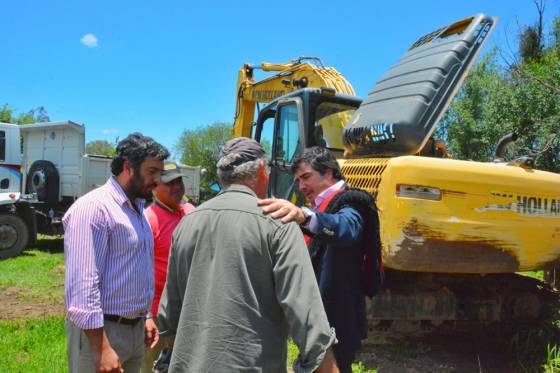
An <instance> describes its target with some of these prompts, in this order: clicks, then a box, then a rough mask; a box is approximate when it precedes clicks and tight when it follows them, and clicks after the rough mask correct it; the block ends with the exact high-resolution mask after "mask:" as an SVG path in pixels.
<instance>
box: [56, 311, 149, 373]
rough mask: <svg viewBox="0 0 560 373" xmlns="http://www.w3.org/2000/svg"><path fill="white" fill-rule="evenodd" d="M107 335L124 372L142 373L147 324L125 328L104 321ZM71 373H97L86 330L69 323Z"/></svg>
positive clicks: (140, 323)
mask: <svg viewBox="0 0 560 373" xmlns="http://www.w3.org/2000/svg"><path fill="white" fill-rule="evenodd" d="M104 324H105V325H104V329H105V333H107V338H108V339H109V343H110V344H111V347H112V348H113V350H115V352H116V353H117V355H118V356H119V360H120V361H121V365H122V367H123V369H124V372H125V373H139V372H140V367H141V365H142V359H143V357H144V322H143V321H140V322H138V323H136V325H123V324H118V323H115V322H112V321H107V320H105V322H104ZM65 329H66V340H67V342H68V372H69V373H90V372H91V373H95V367H94V356H93V352H92V351H91V347H90V344H89V340H88V338H87V336H86V334H85V333H84V331H83V330H82V329H80V328H78V327H77V326H76V325H75V324H74V323H73V322H71V321H69V320H68V319H67V320H66V324H65Z"/></svg>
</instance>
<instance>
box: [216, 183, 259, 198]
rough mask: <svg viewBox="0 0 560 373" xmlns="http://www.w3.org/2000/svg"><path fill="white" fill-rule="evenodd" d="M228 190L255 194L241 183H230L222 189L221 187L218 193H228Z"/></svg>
mask: <svg viewBox="0 0 560 373" xmlns="http://www.w3.org/2000/svg"><path fill="white" fill-rule="evenodd" d="M228 192H241V193H247V194H250V195H252V196H255V197H256V196H257V194H256V193H255V192H254V191H253V189H251V188H249V187H248V186H246V185H242V184H230V185H228V186H226V187H224V189H222V190H221V191H220V193H218V194H222V193H228Z"/></svg>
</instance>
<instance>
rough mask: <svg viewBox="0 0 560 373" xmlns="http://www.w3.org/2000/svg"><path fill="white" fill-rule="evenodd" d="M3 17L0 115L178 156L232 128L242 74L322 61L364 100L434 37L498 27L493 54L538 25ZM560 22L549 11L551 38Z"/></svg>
mask: <svg viewBox="0 0 560 373" xmlns="http://www.w3.org/2000/svg"><path fill="white" fill-rule="evenodd" d="M2 10H3V12H2V15H3V17H2V22H1V23H0V45H1V46H2V52H3V53H2V58H1V59H0V71H1V76H2V78H1V83H2V84H1V90H0V105H3V104H8V105H10V106H11V107H13V108H15V109H16V110H17V111H18V112H22V111H27V110H28V109H31V108H34V107H37V106H44V107H45V108H46V109H47V112H48V114H49V115H50V117H51V119H52V120H65V119H70V120H73V121H76V122H80V123H85V124H86V140H87V141H90V140H97V139H106V140H109V141H113V140H114V139H115V137H116V136H119V137H120V138H123V137H124V136H126V135H127V134H128V133H130V132H133V131H140V132H142V133H144V134H146V135H149V136H152V137H154V138H155V139H156V140H158V141H160V142H161V143H163V144H164V145H166V146H168V147H169V148H171V149H172V148H173V146H174V145H175V144H176V142H177V140H178V138H179V136H180V134H181V133H182V131H183V130H184V129H186V128H196V127H198V126H201V125H206V124H210V123H213V122H215V121H222V122H231V121H232V118H233V114H234V109H235V107H234V105H235V83H236V78H237V71H238V69H239V68H240V67H241V66H242V64H243V63H244V62H252V63H260V62H263V61H267V62H284V61H287V60H290V59H292V58H296V57H298V56H301V55H307V56H317V57H320V58H322V60H323V61H324V62H325V64H326V65H328V66H334V67H335V68H336V69H337V70H339V71H340V72H341V73H342V74H344V75H345V76H346V78H347V79H348V80H349V81H350V82H351V83H352V84H353V86H354V88H355V90H356V93H357V94H358V96H362V97H363V96H366V95H367V92H368V91H369V90H370V89H371V88H372V87H373V85H374V83H375V81H376V80H377V79H378V78H379V77H380V76H381V75H382V74H383V72H384V71H385V70H387V69H388V68H389V67H390V66H391V64H393V63H394V62H396V60H397V59H398V58H399V57H400V56H401V55H402V54H403V53H404V52H405V50H406V49H407V48H408V47H409V46H410V45H411V44H412V43H413V42H414V41H415V40H416V39H417V38H418V37H420V36H421V35H423V34H426V33H428V32H430V31H432V30H434V29H436V28H438V27H441V26H444V25H446V24H449V23H451V22H453V21H456V20H458V19H461V18H464V17H467V16H469V15H472V14H475V13H478V12H484V13H487V14H490V15H494V16H498V17H499V19H500V21H499V23H498V26H497V28H496V30H495V31H494V35H493V36H492V39H491V40H490V43H489V44H488V45H487V46H486V48H485V49H486V50H488V49H489V46H490V45H492V44H495V43H498V44H500V45H502V46H503V47H504V48H507V45H506V39H508V38H510V39H511V40H514V38H515V35H516V34H517V30H518V24H521V25H523V24H528V23H533V22H535V20H536V11H535V7H534V4H533V1H532V0H509V1H505V0H498V1H489V0H488V1H482V0H471V1H453V2H451V1H430V0H425V1H374V0H369V1H346V2H342V1H339V2H334V1H332V2H331V1H326V0H325V1H304V0H299V1H283V2H263V1H260V2H255V1H249V0H247V1H243V2H237V1H223V2H222V1H213V2H208V3H204V2H200V1H196V2H193V1H187V0H183V1H166V0H160V1H141V0H140V1H139V0H137V1H129V0H116V1H89V2H84V1H69V0H65V1H48V0H43V1H39V0H37V1H30V0H19V1H9V2H4V4H3V5H2ZM557 14H560V1H559V0H548V2H547V12H546V19H545V21H546V26H548V25H549V23H550V20H551V19H552V17H553V16H554V15H557ZM88 34H91V35H89V36H88ZM510 43H512V45H514V44H515V42H514V41H513V42H510Z"/></svg>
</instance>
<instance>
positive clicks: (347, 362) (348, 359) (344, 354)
mask: <svg viewBox="0 0 560 373" xmlns="http://www.w3.org/2000/svg"><path fill="white" fill-rule="evenodd" d="M333 349H334V357H335V358H336V364H337V365H338V370H340V373H352V362H353V361H354V358H355V356H356V354H355V353H354V352H348V351H345V350H343V349H341V348H340V346H339V345H334V348H333Z"/></svg>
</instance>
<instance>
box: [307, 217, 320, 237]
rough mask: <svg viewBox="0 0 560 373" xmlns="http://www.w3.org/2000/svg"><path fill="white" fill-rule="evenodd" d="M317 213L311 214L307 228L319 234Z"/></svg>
mask: <svg viewBox="0 0 560 373" xmlns="http://www.w3.org/2000/svg"><path fill="white" fill-rule="evenodd" d="M317 220H318V219H317V214H316V213H315V212H313V215H311V219H310V220H309V224H307V227H304V228H307V230H308V231H309V232H311V233H313V234H317V233H318V232H319V222H318V221H317Z"/></svg>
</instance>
